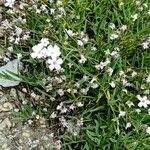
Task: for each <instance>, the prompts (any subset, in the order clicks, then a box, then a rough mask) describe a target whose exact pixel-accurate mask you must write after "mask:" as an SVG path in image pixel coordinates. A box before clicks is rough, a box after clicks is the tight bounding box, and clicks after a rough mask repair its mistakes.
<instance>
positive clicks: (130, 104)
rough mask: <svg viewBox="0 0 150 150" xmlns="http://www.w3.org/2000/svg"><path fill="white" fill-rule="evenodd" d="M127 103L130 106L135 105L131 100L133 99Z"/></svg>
mask: <svg viewBox="0 0 150 150" xmlns="http://www.w3.org/2000/svg"><path fill="white" fill-rule="evenodd" d="M126 104H127V105H128V107H129V108H130V107H132V106H134V104H133V102H131V101H127V102H126Z"/></svg>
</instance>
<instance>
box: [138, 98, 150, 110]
mask: <svg viewBox="0 0 150 150" xmlns="http://www.w3.org/2000/svg"><path fill="white" fill-rule="evenodd" d="M136 97H137V99H138V100H139V101H140V102H139V103H138V106H139V107H144V108H147V107H148V105H150V100H149V99H148V98H147V96H143V97H142V96H140V95H137V96H136Z"/></svg>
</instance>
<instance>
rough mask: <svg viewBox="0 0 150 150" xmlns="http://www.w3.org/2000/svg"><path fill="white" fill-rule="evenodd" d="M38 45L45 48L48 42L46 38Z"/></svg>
mask: <svg viewBox="0 0 150 150" xmlns="http://www.w3.org/2000/svg"><path fill="white" fill-rule="evenodd" d="M40 43H41V44H42V45H43V47H46V46H48V45H49V40H48V38H42V39H41V41H40Z"/></svg>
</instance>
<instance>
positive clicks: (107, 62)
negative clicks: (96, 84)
mask: <svg viewBox="0 0 150 150" xmlns="http://www.w3.org/2000/svg"><path fill="white" fill-rule="evenodd" d="M108 64H110V60H109V59H108V58H107V59H106V61H104V62H100V64H98V65H95V68H96V69H97V70H100V69H103V68H104V67H106V66H107V65H108Z"/></svg>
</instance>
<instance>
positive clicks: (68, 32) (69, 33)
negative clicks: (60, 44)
mask: <svg viewBox="0 0 150 150" xmlns="http://www.w3.org/2000/svg"><path fill="white" fill-rule="evenodd" d="M65 32H66V33H67V34H68V35H69V36H74V33H73V31H72V30H67V29H65Z"/></svg>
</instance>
